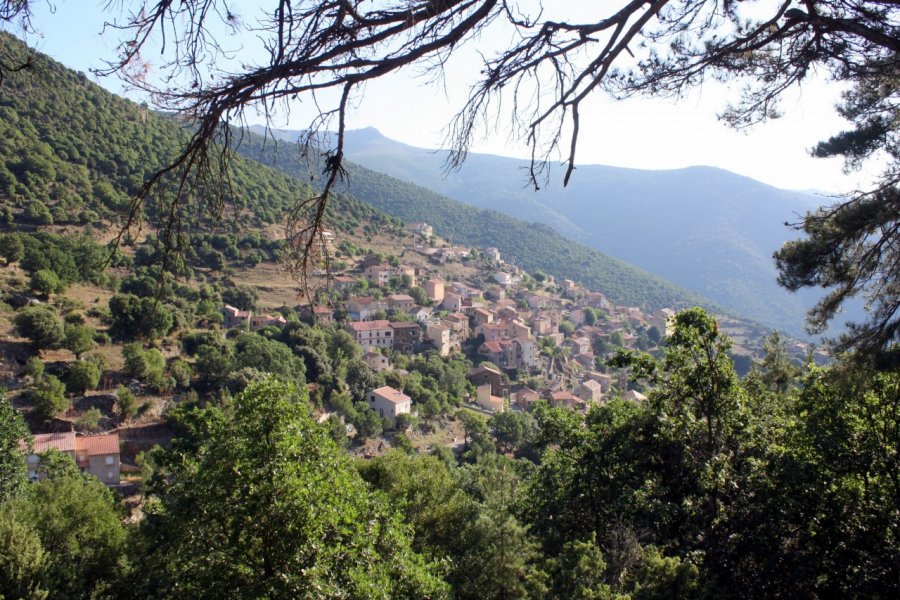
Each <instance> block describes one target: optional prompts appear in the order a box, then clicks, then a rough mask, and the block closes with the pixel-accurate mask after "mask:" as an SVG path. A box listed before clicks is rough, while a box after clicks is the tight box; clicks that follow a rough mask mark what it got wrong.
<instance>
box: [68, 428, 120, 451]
mask: <svg viewBox="0 0 900 600" xmlns="http://www.w3.org/2000/svg"><path fill="white" fill-rule="evenodd" d="M75 449H76V450H77V451H78V452H87V455H88V456H98V455H102V454H118V453H119V434H118V433H107V434H106V435H87V436H84V437H79V438H76V440H75Z"/></svg>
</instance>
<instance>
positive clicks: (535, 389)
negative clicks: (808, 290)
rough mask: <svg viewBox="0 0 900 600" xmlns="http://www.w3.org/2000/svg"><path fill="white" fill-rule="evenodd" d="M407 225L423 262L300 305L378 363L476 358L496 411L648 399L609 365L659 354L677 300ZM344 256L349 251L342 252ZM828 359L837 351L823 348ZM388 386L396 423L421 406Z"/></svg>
mask: <svg viewBox="0 0 900 600" xmlns="http://www.w3.org/2000/svg"><path fill="white" fill-rule="evenodd" d="M407 231H408V232H409V233H410V234H412V235H413V236H414V237H415V239H414V245H413V246H411V247H410V248H409V249H408V250H407V251H408V252H409V253H410V254H411V255H416V256H418V257H419V259H420V260H418V261H417V262H418V266H417V265H413V264H404V263H402V262H400V261H399V259H396V257H394V258H395V260H394V263H393V264H388V263H387V262H383V261H382V260H381V259H382V258H383V257H380V256H378V255H375V254H372V255H367V256H365V257H364V258H363V259H361V260H359V261H358V262H357V263H356V264H355V265H353V267H352V268H349V267H348V268H345V269H342V270H340V271H334V272H332V273H330V274H329V275H328V276H325V274H324V273H322V272H319V278H318V280H317V284H318V286H319V287H318V290H319V294H317V296H316V298H315V299H314V301H313V302H312V303H309V302H307V303H300V304H297V305H296V306H294V307H293V308H294V310H295V311H296V313H297V314H299V315H301V316H303V317H304V318H306V319H308V320H310V321H311V322H314V323H318V324H321V325H331V324H335V323H337V324H338V326H342V327H343V328H344V329H345V330H346V331H347V332H348V333H350V334H351V336H353V339H354V340H355V341H356V342H357V344H358V345H359V346H360V348H361V349H362V350H363V352H364V355H363V360H364V361H365V362H366V363H367V364H368V365H369V366H370V367H371V368H372V369H373V370H374V371H377V372H382V371H386V370H392V369H393V367H392V363H391V359H390V358H391V356H393V355H394V353H395V352H399V353H403V354H407V355H409V354H412V355H415V354H423V353H429V352H431V353H433V352H436V353H437V355H438V356H441V357H447V356H450V355H453V354H461V355H464V356H465V357H466V358H468V359H470V360H471V361H472V363H473V364H474V365H475V366H473V368H472V369H471V370H470V371H469V374H468V379H469V382H470V383H471V384H472V386H474V387H475V390H476V391H475V392H474V393H472V394H467V396H466V397H465V399H464V400H465V401H466V402H467V403H468V405H469V406H471V407H473V408H476V409H479V410H482V411H485V412H486V413H487V414H495V413H502V412H503V411H506V410H526V411H527V410H529V409H530V408H532V407H533V406H534V404H535V403H536V402H537V401H539V400H545V401H547V402H548V403H549V405H550V406H552V407H557V408H560V407H562V408H569V409H572V410H576V411H579V412H585V411H586V410H587V409H588V408H589V407H590V405H592V404H597V403H602V402H604V401H605V400H607V399H609V398H611V397H614V396H621V397H622V398H626V399H631V400H635V401H640V400H643V399H645V398H646V397H645V396H644V394H643V393H642V392H641V391H640V389H641V386H640V384H639V383H635V382H630V381H629V374H628V372H627V371H626V370H624V369H613V368H609V367H607V365H606V361H607V358H608V357H609V356H610V355H611V354H613V353H614V352H615V351H616V350H625V351H648V352H650V353H652V354H656V355H659V351H660V345H661V343H662V342H663V338H664V337H665V336H667V335H669V334H670V333H671V322H672V317H673V316H674V315H675V309H674V308H661V309H657V310H655V311H653V312H649V313H648V312H644V311H643V310H641V308H639V307H635V306H617V305H615V304H613V303H612V302H610V300H609V299H608V298H607V297H606V296H605V295H604V294H603V293H602V292H601V291H594V290H589V289H587V288H585V287H584V286H581V285H579V284H578V283H576V282H574V281H572V280H569V279H564V280H562V281H560V282H557V281H556V280H555V279H554V278H553V277H552V276H550V275H545V274H543V273H536V274H534V275H529V274H528V273H526V272H525V271H523V270H522V269H521V268H519V267H517V266H515V265H514V264H510V263H508V262H506V261H504V260H503V258H502V257H501V255H500V251H499V250H498V249H497V248H495V247H487V248H483V249H476V248H468V247H463V246H453V245H451V244H450V243H449V242H447V241H445V240H441V239H440V238H438V237H436V236H435V232H434V228H433V227H432V226H431V225H428V224H427V223H410V224H408V225H407ZM327 234H328V235H327V236H326V239H327V242H326V245H327V249H328V251H329V252H331V253H334V251H335V247H334V244H333V240H334V234H333V233H332V232H327ZM337 256H338V258H345V255H344V254H342V253H341V252H340V251H338V252H337ZM452 264H456V265H466V267H467V268H466V269H465V270H463V271H460V270H457V271H456V274H455V276H453V278H450V277H448V276H447V269H446V267H447V266H448V265H452ZM342 265H344V266H347V265H346V264H345V263H344V261H342ZM222 313H223V326H224V327H226V328H229V329H243V330H249V331H257V330H259V329H260V328H262V327H266V326H281V325H284V324H285V319H284V317H283V316H282V315H281V314H279V313H277V312H271V313H265V314H254V313H253V312H252V311H247V310H241V309H238V308H236V307H233V306H229V305H225V306H223V308H222ZM722 321H723V323H725V324H726V325H725V326H726V327H729V328H730V331H729V333H730V334H731V335H732V336H737V337H739V336H741V335H744V336H745V337H747V338H748V339H750V340H751V342H752V343H750V344H748V346H749V348H748V347H743V346H738V348H737V352H738V353H744V354H745V355H750V356H753V355H754V353H755V354H756V356H758V355H759V343H760V339H759V338H760V337H761V335H762V333H761V332H759V331H756V330H754V329H753V327H752V326H750V325H748V324H747V323H745V322H742V321H739V320H734V319H728V318H723V319H722ZM748 329H749V331H748ZM752 336H756V337H755V338H753V337H752ZM754 343H755V346H756V349H755V350H754V349H753V345H754ZM788 347H789V350H790V351H791V352H792V354H794V355H796V356H798V357H801V356H803V355H804V354H805V353H806V352H808V351H809V347H808V345H806V344H804V343H803V342H799V341H796V340H790V341H789V346H788ZM816 357H817V359H818V360H823V361H824V360H827V356H826V355H825V354H824V353H822V352H821V351H819V352H817V354H816ZM380 390H381V392H382V393H380V394H376V395H377V396H379V399H378V400H371V399H370V400H369V401H370V405H371V406H372V407H373V408H375V409H376V410H377V411H378V412H379V414H380V415H381V416H382V417H385V418H388V419H389V420H390V421H391V422H392V424H393V423H394V422H395V421H396V415H397V414H401V413H402V412H409V411H410V410H412V409H411V408H410V406H411V405H410V402H409V401H410V398H409V397H408V396H406V395H405V394H403V393H402V386H401V389H400V390H395V389H394V388H391V387H390V386H387V387H385V388H380ZM385 393H387V394H389V395H392V396H391V397H392V398H393V400H388V399H387V397H386V396H385V395H384V394H385ZM370 396H371V394H370ZM394 405H398V406H400V405H402V408H396V407H395V406H394Z"/></svg>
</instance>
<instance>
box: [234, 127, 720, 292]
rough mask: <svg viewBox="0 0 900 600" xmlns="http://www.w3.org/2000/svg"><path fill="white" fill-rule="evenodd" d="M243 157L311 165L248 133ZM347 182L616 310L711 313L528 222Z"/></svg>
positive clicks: (373, 176) (364, 174) (370, 181)
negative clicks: (579, 287)
mask: <svg viewBox="0 0 900 600" xmlns="http://www.w3.org/2000/svg"><path fill="white" fill-rule="evenodd" d="M238 151H239V152H240V153H241V154H242V155H244V156H246V157H248V158H251V159H253V160H258V161H260V162H262V163H263V164H266V165H271V166H273V167H275V168H278V169H281V170H282V171H284V172H285V173H288V174H290V175H293V176H295V177H298V178H300V179H303V180H308V179H309V178H310V171H312V172H313V173H317V172H319V171H320V170H321V168H320V167H319V166H318V165H315V164H313V165H312V167H310V166H309V164H308V163H307V161H306V160H305V159H301V158H300V157H299V155H298V152H297V148H296V145H295V144H292V143H290V142H285V141H281V142H279V143H276V142H275V141H273V140H272V139H271V138H269V139H268V140H267V139H265V138H264V137H262V136H260V135H257V134H253V133H247V134H246V135H245V136H244V137H243V139H242V142H241V145H240V146H239V148H238ZM346 167H347V170H348V173H349V176H348V178H347V181H346V182H345V184H344V185H343V186H339V188H338V189H343V190H345V191H346V192H348V193H349V194H351V195H353V196H354V197H356V198H359V199H361V200H364V201H365V202H368V203H369V204H371V205H372V206H374V207H376V208H378V209H380V210H383V211H384V212H386V213H388V214H390V215H392V216H395V217H399V218H401V219H403V220H404V221H407V222H419V221H424V222H427V223H429V224H431V225H433V226H434V228H435V232H436V233H437V234H438V235H440V236H442V237H445V238H449V239H450V240H452V241H453V242H454V243H460V244H467V245H472V246H480V247H486V246H496V247H497V248H499V249H500V252H501V254H502V256H503V257H504V260H508V261H511V262H514V263H515V264H517V265H520V266H522V267H523V268H525V269H526V270H527V271H538V270H540V271H544V272H545V273H548V274H550V275H553V276H555V277H557V278H559V279H563V278H567V279H572V280H575V281H578V282H581V283H582V284H583V285H585V286H587V287H588V288H590V289H593V290H598V291H602V292H603V293H604V294H606V295H607V296H609V298H610V299H611V300H612V301H613V302H616V303H620V304H628V305H633V306H642V307H644V308H648V309H656V308H660V307H664V306H675V305H678V306H685V305H700V306H707V307H712V306H714V305H713V304H712V303H711V302H710V301H709V300H707V299H705V298H703V297H701V296H700V295H698V294H695V293H692V292H689V291H687V290H685V289H683V288H680V287H678V286H676V285H674V284H672V283H670V282H668V281H666V280H664V279H662V278H660V277H657V276H655V275H652V274H650V273H647V272H646V271H643V270H641V269H638V268H636V267H634V266H632V265H629V264H628V263H626V262H623V261H621V260H618V259H615V258H612V257H610V256H607V255H605V254H603V253H602V252H598V251H597V250H593V249H591V248H588V247H586V246H584V245H582V244H579V243H576V242H573V241H572V240H570V239H567V238H565V237H563V236H562V235H560V234H559V233H557V232H556V231H554V230H553V229H552V228H551V227H548V226H547V225H543V224H541V223H527V222H525V221H522V220H520V219H516V218H513V217H510V216H508V215H505V214H503V213H500V212H497V211H493V210H483V209H479V208H476V207H473V206H469V205H467V204H463V203H461V202H457V201H455V200H451V199H450V198H447V197H445V196H441V195H440V194H437V193H435V192H433V191H431V190H429V189H426V188H423V187H419V186H417V185H413V184H410V183H407V182H405V181H401V180H399V179H396V178H394V177H391V176H389V175H385V174H383V173H379V172H377V171H372V170H370V169H367V168H365V167H362V166H359V165H356V164H353V163H347V165H346Z"/></svg>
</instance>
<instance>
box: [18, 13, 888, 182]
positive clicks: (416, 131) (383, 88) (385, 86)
mask: <svg viewBox="0 0 900 600" xmlns="http://www.w3.org/2000/svg"><path fill="white" fill-rule="evenodd" d="M596 4H597V3H596V2H583V1H581V0H568V2H567V4H566V7H567V9H571V10H573V11H575V12H577V10H590V9H591V8H592V7H594V6H596ZM605 4H607V5H608V4H609V2H606V3H605ZM101 5H102V3H97V2H94V1H92V0H87V1H77V2H76V1H73V0H70V1H67V2H66V1H64V2H60V3H59V4H57V5H55V10H52V11H51V10H49V9H48V7H47V6H48V5H43V4H37V5H36V9H37V11H36V15H35V19H34V25H35V28H36V29H37V30H38V32H37V33H35V34H31V35H28V36H27V37H26V39H27V41H28V42H29V44H31V45H32V46H35V47H37V49H38V50H40V51H42V52H45V53H47V54H49V55H50V56H52V57H54V58H56V59H57V60H59V61H60V62H62V63H63V64H65V65H67V66H69V67H71V68H74V69H78V70H82V71H88V70H89V69H90V68H91V67H100V66H102V64H103V63H102V60H103V58H110V57H113V56H114V49H115V44H116V40H117V38H116V37H115V32H111V33H110V32H107V33H105V34H103V35H101V34H100V32H101V30H102V25H103V20H104V15H103V13H102V10H101V8H100V6H101ZM586 7H591V8H586ZM576 9H577V10H576ZM477 72H478V65H477V64H476V62H475V60H474V59H472V60H470V59H469V58H465V57H464V58H462V59H459V60H457V61H455V62H453V63H451V64H450V65H449V69H448V73H447V75H446V79H445V82H444V83H443V85H441V84H440V83H435V82H426V81H423V80H421V79H417V78H415V77H414V73H400V74H399V75H393V76H391V77H390V78H388V79H385V80H383V81H377V82H373V83H369V84H368V85H367V87H366V88H365V90H364V94H363V95H362V97H361V98H359V99H358V102H357V103H356V108H355V110H354V111H353V113H352V115H351V116H350V118H349V120H348V127H349V128H351V129H356V128H361V127H369V126H371V127H376V128H377V129H379V130H380V131H381V132H382V133H384V134H385V135H387V136H388V137H391V138H394V139H396V140H399V141H401V142H404V143H407V144H411V145H415V146H422V147H428V148H434V147H437V146H439V145H440V144H441V142H442V140H443V127H444V126H445V125H446V123H447V122H448V121H449V119H450V117H451V116H452V115H453V113H454V112H455V110H457V109H458V108H459V107H460V106H461V104H462V101H463V99H464V98H465V95H466V92H467V89H468V85H469V84H470V83H471V76H472V74H473V73H475V74H477ZM99 83H100V84H101V85H104V86H105V87H107V88H109V89H111V90H113V91H120V85H119V83H118V82H117V81H116V80H113V79H107V80H100V81H99ZM736 91H737V90H733V89H728V87H727V86H724V85H716V86H713V85H709V86H706V87H704V88H703V89H702V90H698V91H697V92H695V93H693V94H692V95H691V96H690V97H688V98H685V99H682V100H681V101H679V102H677V103H676V102H673V101H671V100H658V99H654V100H646V99H633V100H627V101H621V102H616V101H612V100H609V99H608V98H606V97H605V96H601V95H597V96H596V97H595V98H594V99H593V100H592V101H591V103H590V105H589V106H585V107H583V109H582V133H581V137H580V144H579V148H578V156H577V161H578V162H579V163H580V164H607V165H614V166H621V167H633V168H644V169H671V168H679V167H686V166H692V165H710V166H715V167H720V168H723V169H728V170H730V171H734V172H736V173H740V174H742V175H747V176H750V177H753V178H755V179H759V180H761V181H764V182H766V183H769V184H772V185H775V186H778V187H782V188H788V189H815V190H822V191H828V192H843V191H849V190H851V189H853V188H854V187H857V186H859V185H865V184H866V183H867V182H868V181H869V180H870V178H871V175H873V174H874V171H875V169H874V168H872V169H871V170H870V173H869V174H859V173H853V174H851V175H849V176H847V175H845V174H843V173H842V162H841V161H840V160H837V159H835V160H823V159H813V158H811V157H810V156H809V154H808V150H809V148H811V147H812V146H813V145H815V143H816V142H818V141H820V140H822V139H824V138H827V137H828V136H829V135H831V134H833V133H836V132H837V131H839V130H840V129H841V128H843V127H846V123H845V122H844V121H842V119H841V118H840V117H839V116H838V115H837V114H836V113H835V111H834V109H833V105H834V103H835V101H836V100H837V99H838V98H839V93H840V90H839V89H838V88H837V86H836V85H835V84H832V83H829V82H825V81H822V80H817V81H810V82H809V83H807V84H806V85H804V86H803V87H802V88H800V89H797V90H794V91H793V93H792V94H791V95H790V96H789V97H788V98H786V101H785V102H784V104H783V111H784V113H785V116H784V117H783V118H781V119H778V120H775V121H770V122H769V123H766V124H763V125H760V126H757V127H755V128H754V129H752V130H750V131H747V132H737V131H733V130H730V129H728V128H727V127H725V126H724V125H722V124H721V123H720V122H719V121H718V120H717V118H716V113H717V112H718V111H720V110H721V109H723V108H724V106H725V105H726V101H727V99H728V98H732V99H733V98H735V97H736ZM307 122H308V120H307V119H306V118H304V112H303V107H299V108H298V110H296V111H294V112H293V113H292V118H291V120H289V121H286V122H280V123H276V124H275V125H276V126H280V127H284V126H287V127H292V128H301V127H303V126H305V125H306V124H307ZM473 150H474V151H479V152H489V153H493V154H501V155H506V156H515V157H525V156H527V154H528V150H527V148H525V147H524V146H523V145H517V144H516V143H515V142H513V141H510V140H509V137H508V132H506V131H504V130H502V128H501V130H499V131H495V132H491V134H490V135H489V136H488V137H486V139H484V140H481V141H479V142H478V144H477V145H476V147H475V148H473ZM576 176H577V174H576Z"/></svg>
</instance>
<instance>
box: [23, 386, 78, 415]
mask: <svg viewBox="0 0 900 600" xmlns="http://www.w3.org/2000/svg"><path fill="white" fill-rule="evenodd" d="M65 391H66V387H65V386H64V385H63V383H62V382H61V381H60V380H59V379H57V378H56V377H54V376H53V375H48V376H47V377H42V378H41V380H40V381H38V382H37V384H36V385H35V387H34V390H32V392H31V401H32V403H33V404H34V409H35V411H37V414H38V416H39V417H41V418H42V419H44V420H50V419H52V418H54V417H56V416H57V415H59V414H60V413H63V412H65V411H67V410H69V406H71V403H70V402H69V400H68V399H67V398H66V395H65Z"/></svg>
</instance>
